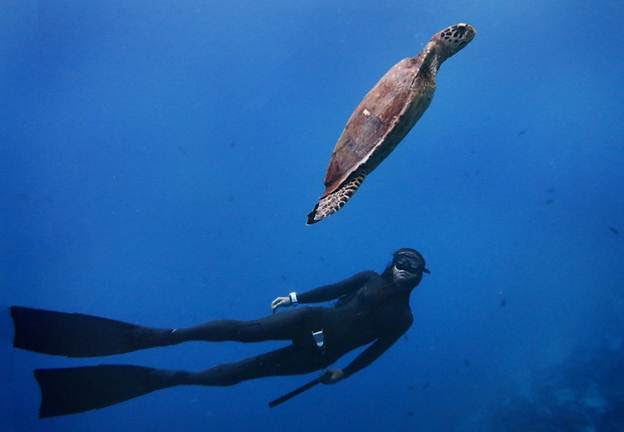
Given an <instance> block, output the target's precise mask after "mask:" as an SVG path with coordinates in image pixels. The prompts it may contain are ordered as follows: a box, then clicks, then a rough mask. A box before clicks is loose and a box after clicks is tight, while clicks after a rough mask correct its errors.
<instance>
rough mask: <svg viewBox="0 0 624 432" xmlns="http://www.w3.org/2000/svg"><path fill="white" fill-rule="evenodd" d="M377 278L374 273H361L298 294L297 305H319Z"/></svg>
mask: <svg viewBox="0 0 624 432" xmlns="http://www.w3.org/2000/svg"><path fill="white" fill-rule="evenodd" d="M377 276H378V275H377V273H375V272H374V271H363V272H360V273H357V274H355V275H353V276H351V277H350V278H348V279H345V280H343V281H340V282H337V283H334V284H330V285H325V286H322V287H319V288H315V289H313V290H310V291H306V292H304V293H301V294H298V295H297V300H298V302H299V303H321V302H326V301H329V300H333V299H336V298H338V297H340V296H343V295H345V294H349V293H351V292H353V291H355V290H357V289H359V288H361V287H362V286H363V285H364V284H365V283H366V282H368V281H369V280H370V279H372V278H374V277H377Z"/></svg>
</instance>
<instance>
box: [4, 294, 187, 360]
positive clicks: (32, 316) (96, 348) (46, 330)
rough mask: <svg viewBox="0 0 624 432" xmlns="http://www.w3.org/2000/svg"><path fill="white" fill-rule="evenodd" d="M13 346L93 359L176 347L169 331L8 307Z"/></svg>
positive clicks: (81, 316)
mask: <svg viewBox="0 0 624 432" xmlns="http://www.w3.org/2000/svg"><path fill="white" fill-rule="evenodd" d="M11 317H13V323H14V324H15V338H14V340H13V345H14V346H15V347H17V348H22V349H26V350H29V351H36V352H40V353H44V354H55V355H63V356H67V357H93V356H105V355H112V354H120V353H125V352H129V351H135V350H138V349H144V348H151V347H155V346H163V345H170V344H172V343H175V342H174V341H173V340H171V339H172V335H171V331H170V330H160V329H152V328H149V327H142V326H138V325H134V324H129V323H125V322H122V321H115V320H111V319H108V318H101V317H96V316H92V315H83V314H78V313H65V312H55V311H48V310H43V309H31V308H26V307H20V306H11Z"/></svg>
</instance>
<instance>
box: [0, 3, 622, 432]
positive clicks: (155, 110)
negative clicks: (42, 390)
mask: <svg viewBox="0 0 624 432" xmlns="http://www.w3.org/2000/svg"><path fill="white" fill-rule="evenodd" d="M515 3H517V4H516V5H513V4H512V3H511V2H498V1H468V0H465V1H450V2H449V1H444V2H440V1H433V0H426V1H423V2H415V1H398V0H397V1H387V2H372V1H362V0H358V1H339V2H336V1H306V2H304V1H286V0H284V1H272V2H258V1H231V2H216V1H212V2H211V1H207V2H200V1H183V2H163V1H149V2H148V1H135V2H126V1H116V0H114V1H90V2H79V1H59V0H56V1H50V2H37V1H31V0H20V1H16V0H10V1H8V2H5V5H3V6H2V8H0V59H1V60H0V97H1V100H2V103H1V104H0V115H1V119H2V120H1V121H0V186H1V188H0V191H1V192H0V193H1V198H2V199H1V200H0V246H1V249H0V251H1V252H0V285H1V287H2V288H1V290H0V305H1V306H2V307H3V308H5V310H6V307H7V306H9V305H11V304H19V305H27V306H32V307H40V308H47V309H54V310H63V311H73V312H82V313H89V314H95V315H102V316H107V317H110V318H115V319H119V320H124V321H130V322H137V323H141V324H146V325H153V326H162V327H171V326H186V325H191V324H195V323H199V322H203V321H206V320H209V319H216V318H240V319H248V318H255V317H258V316H262V315H264V314H267V313H269V311H270V308H269V304H270V301H271V300H273V298H275V297H276V296H278V295H284V294H286V293H288V292H289V291H293V290H297V291H305V290H307V289H311V288H313V287H316V286H319V285H322V284H326V283H330V282H334V281H337V280H340V279H342V278H345V277H347V276H350V275H351V274H353V273H355V272H357V271H360V270H364V269H374V270H379V271H380V270H382V269H383V267H384V266H385V265H386V263H387V262H388V260H389V259H390V256H391V253H392V251H393V250H395V249H397V248H399V247H403V246H408V247H414V248H417V249H419V250H420V251H422V253H423V254H424V255H425V257H426V259H427V263H428V267H429V268H430V269H431V275H428V276H426V278H425V279H424V280H423V282H422V283H421V284H420V286H419V287H418V289H417V290H415V291H414V293H413V294H412V308H413V311H414V317H415V320H414V324H413V326H412V328H411V329H410V330H409V332H408V333H407V335H406V337H404V338H403V339H401V340H400V341H399V342H398V343H397V344H396V345H395V346H394V347H393V348H392V349H391V350H389V351H388V352H387V353H386V354H385V355H383V356H382V357H381V358H380V359H379V360H378V361H377V362H375V363H374V364H373V365H371V366H370V367H369V368H367V369H365V370H363V371H361V372H359V373H358V374H356V375H354V376H352V377H351V378H349V379H348V380H346V381H344V382H342V383H339V384H337V385H335V386H331V387H328V386H321V387H317V388H315V389H313V390H311V391H309V392H307V393H306V394H304V395H302V396H300V397H298V398H296V399H293V400H292V401H290V402H288V403H287V404H285V405H283V406H282V407H279V408H276V409H274V410H270V409H268V408H267V406H266V403H267V402H268V401H269V400H271V399H273V398H274V397H277V396H279V395H281V394H282V393H284V392H286V391H289V390H291V389H292V388H294V387H296V386H298V385H300V384H302V383H304V382H305V381H306V380H308V379H309V378H310V377H309V376H303V377H301V376H300V377H286V378H268V379H262V380H256V381H251V382H246V383H243V384H240V385H238V386H235V387H230V388H202V387H178V388H174V389H168V390H164V391H160V392H155V393H152V394H149V395H147V396H144V397H141V398H138V399H134V400H131V401H128V402H125V403H123V404H120V405H117V406H113V407H109V408H106V409H102V410H97V411H92V412H88V413H84V414H79V415H73V416H66V417H62V418H54V419H47V420H38V419H37V409H38V404H39V390H38V388H37V386H36V383H35V381H34V379H33V377H32V374H31V371H32V369H34V368H37V367H63V366H73V365H88V364H98V363H101V362H105V363H129V364H139V365H146V366H152V367H163V368H180V369H188V370H201V369H205V368H207V367H210V366H213V365H215V364H217V363H222V362H227V361H234V360H238V359H240V358H243V357H245V356H248V355H253V354H256V353H259V352H263V351H267V350H269V349H272V348H274V347H276V346H280V344H279V343H262V344H253V345H245V344H236V343H220V344H208V343H189V344H185V345H179V346H175V347H168V348H162V349H156V350H146V351H142V352H137V353H132V354H127V355H123V356H113V357H109V358H106V359H104V360H102V359H67V358H62V357H51V356H45V355H40V354H34V353H29V352H24V351H19V350H15V349H13V348H12V346H11V339H12V332H13V329H12V326H11V323H10V320H9V316H8V314H7V313H3V314H2V316H1V317H0V340H1V343H0V371H1V372H0V378H1V381H0V382H2V383H3V385H2V386H0V387H1V388H2V390H1V393H0V398H1V400H0V429H1V430H3V431H70V430H71V431H110V430H120V431H126V430H128V431H129V430H138V431H171V430H186V431H205V430H210V431H220V432H226V431H249V430H253V431H273V430H284V429H286V428H288V429H289V430H294V431H318V430H326V431H342V430H359V431H379V430H382V429H384V430H397V431H408V430H409V431H411V430H427V431H472V430H476V431H487V430H621V429H608V427H611V426H608V425H616V426H614V427H618V426H617V425H623V424H624V419H622V417H623V416H624V415H623V414H622V413H623V412H624V393H622V389H623V388H624V376H623V375H624V372H623V371H622V369H621V368H618V367H617V365H618V364H622V362H624V342H623V337H624V332H623V330H622V329H624V318H623V317H624V107H623V105H622V103H623V101H624V86H623V85H622V77H623V76H624V58H623V57H622V56H621V52H622V46H624V33H623V32H622V31H620V27H621V22H622V20H624V4H622V3H621V2H618V1H601V2H585V1H568V2H544V1H533V0H531V1H523V2H515ZM462 21H465V22H468V23H470V24H472V25H474V26H475V27H476V29H477V31H478V34H477V36H476V38H475V39H474V41H473V42H472V43H471V44H470V45H469V46H468V47H466V48H465V49H464V50H462V51H461V52H460V53H458V54H457V55H456V56H455V57H453V58H451V59H449V60H448V61H447V62H446V63H445V64H444V65H443V66H442V67H441V69H440V72H439V75H438V90H437V93H436V95H435V97H434V100H433V103H432V105H431V107H430V108H429V110H428V111H427V112H426V113H425V115H424V116H423V118H422V119H421V121H420V122H419V123H418V124H417V125H416V127H415V128H414V129H413V130H412V132H411V133H410V134H409V135H408V136H407V138H406V139H405V140H404V141H403V143H402V144H401V145H400V146H399V147H398V148H397V149H396V150H395V151H394V152H393V154H392V155H391V156H390V157H389V158H388V159H387V160H386V161H385V162H384V163H383V164H382V165H381V166H380V167H379V168H378V169H377V170H376V171H375V172H374V173H373V174H372V175H371V176H370V177H369V178H368V179H367V180H366V182H365V183H364V185H363V186H362V188H361V190H360V191H359V192H358V193H357V194H356V196H355V197H354V198H353V200H352V201H351V202H349V204H348V205H347V206H346V207H345V208H344V209H343V210H342V211H341V212H339V213H337V214H336V215H334V216H332V217H331V218H329V219H327V220H326V221H323V222H321V223H319V224H317V225H314V226H311V227H306V226H305V225H304V224H305V218H306V214H307V213H308V212H309V211H310V210H311V209H312V207H313V205H314V203H315V201H316V199H317V198H318V196H319V195H320V193H321V192H322V179H323V176H324V172H325V169H326V167H327V163H328V160H329V156H330V154H331V150H332V149H333V146H334V143H335V141H336V139H337V137H338V135H339V134H340V132H341V130H342V127H343V126H344V123H345V121H346V119H347V118H348V116H349V115H350V113H351V112H352V110H353V108H354V107H355V106H356V105H357V104H358V102H359V101H360V99H361V98H362V96H363V95H364V94H365V93H366V92H367V91H368V89H369V88H370V87H371V86H372V85H373V84H374V83H375V82H376V80H377V79H378V78H379V77H380V76H381V75H382V74H383V73H384V72H385V71H386V70H387V69H388V68H389V67H390V66H392V65H393V64H394V63H395V62H397V61H398V60H400V59H401V58H404V57H406V56H413V55H416V54H417V53H418V52H419V51H420V50H421V49H422V47H423V46H424V44H425V43H426V42H427V41H428V40H429V38H430V37H431V35H432V34H433V33H435V32H436V31H438V30H441V29H442V28H444V27H446V26H448V25H452V24H455V23H457V22H462ZM349 358H351V357H349ZM349 358H345V359H342V360H341V361H340V362H339V363H338V366H344V365H346V364H347V363H348V360H349ZM614 365H615V366H614ZM549 383H550V385H549ZM553 383H554V384H553ZM618 407H619V408H618ZM570 411H572V412H573V413H574V415H576V416H577V417H579V418H581V420H578V421H577V423H565V422H564V418H567V417H566V416H568V417H570V416H571V414H569V412H570ZM618 413H619V417H618ZM609 416H611V417H609ZM501 418H503V419H505V421H506V422H507V423H505V422H503V423H501ZM583 419H584V420H583ZM618 419H619V420H618ZM521 421H528V422H531V421H534V423H529V426H526V425H525V426H518V424H520V423H521ZM571 421H572V420H571ZM618 421H619V422H620V423H617V422H618ZM497 422H498V423H497ZM556 422H559V423H556ZM562 422H563V423H562ZM583 422H585V423H583ZM608 422H611V423H608ZM501 424H504V426H501ZM553 424H558V425H559V426H558V428H559V429H546V428H547V427H550V426H549V425H553ZM562 424H563V425H564V426H561V425H562ZM570 425H573V426H570ZM588 425H589V426H588ZM605 425H607V426H605ZM514 427H515V428H516V429H514ZM540 427H541V428H542V429H540ZM584 427H591V428H593V429H583V428H584Z"/></svg>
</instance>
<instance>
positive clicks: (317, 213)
mask: <svg viewBox="0 0 624 432" xmlns="http://www.w3.org/2000/svg"><path fill="white" fill-rule="evenodd" d="M365 177H366V172H365V171H364V170H363V169H358V170H357V171H355V172H354V173H353V174H351V175H350V176H349V177H348V178H347V179H346V180H345V181H344V183H343V184H342V185H340V187H338V189H336V190H335V191H333V192H331V193H330V194H328V195H325V196H323V197H321V199H319V201H318V203H317V204H316V206H314V210H312V211H311V212H310V214H309V215H308V222H307V225H312V224H314V223H317V222H320V221H321V220H323V219H325V218H326V217H327V216H329V215H331V214H333V213H336V212H337V211H338V210H340V209H341V208H342V207H343V206H344V205H345V204H346V202H347V201H349V199H351V197H352V196H353V194H354V193H355V191H357V190H358V188H359V187H360V186H361V185H362V182H363V181H364V178H365Z"/></svg>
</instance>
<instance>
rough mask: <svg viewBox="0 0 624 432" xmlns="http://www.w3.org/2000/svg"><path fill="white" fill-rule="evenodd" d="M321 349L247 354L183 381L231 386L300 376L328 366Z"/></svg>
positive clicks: (297, 348)
mask: <svg viewBox="0 0 624 432" xmlns="http://www.w3.org/2000/svg"><path fill="white" fill-rule="evenodd" d="M327 360H328V359H325V358H324V357H323V355H322V353H321V351H319V350H316V349H315V348H302V347H299V346H296V345H289V346H287V347H284V348H281V349H278V350H275V351H271V352H268V353H265V354H261V355H259V356H255V357H250V358H247V359H245V360H242V361H239V362H236V363H226V364H222V365H218V366H215V367H212V368H210V369H207V370H205V371H203V372H199V373H192V374H188V375H185V376H184V377H183V378H182V379H183V380H184V381H185V383H186V384H199V385H206V386H231V385H234V384H238V383H239V382H241V381H246V380H250V379H255V378H262V377H267V376H277V375H299V374H305V373H309V372H314V371H316V370H319V369H322V368H324V367H326V366H327V364H328V361H327Z"/></svg>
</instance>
